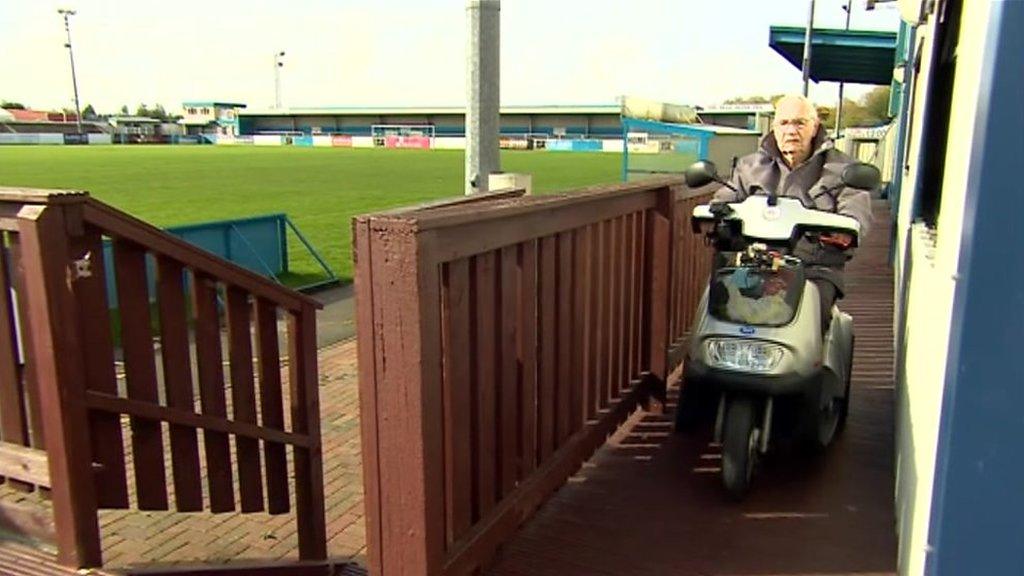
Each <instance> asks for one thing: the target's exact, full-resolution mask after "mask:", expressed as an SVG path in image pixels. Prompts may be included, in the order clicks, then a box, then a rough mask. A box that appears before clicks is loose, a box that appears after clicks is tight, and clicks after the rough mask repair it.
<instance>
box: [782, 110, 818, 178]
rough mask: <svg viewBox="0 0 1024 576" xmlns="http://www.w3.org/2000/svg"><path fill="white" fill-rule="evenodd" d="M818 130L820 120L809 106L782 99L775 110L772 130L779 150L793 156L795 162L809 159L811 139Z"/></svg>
mask: <svg viewBox="0 0 1024 576" xmlns="http://www.w3.org/2000/svg"><path fill="white" fill-rule="evenodd" d="M817 131H818V121H817V119H815V117H814V114H813V113H812V112H811V111H810V110H808V109H807V106H806V105H804V103H802V102H800V101H788V102H787V101H782V102H780V103H779V107H778V109H777V110H776V112H775V122H774V124H773V125H772V132H773V133H774V134H775V142H776V143H778V145H779V151H780V152H782V154H783V155H785V156H788V157H791V158H792V159H793V164H798V163H800V162H803V161H804V160H806V159H807V157H808V156H810V154H811V140H812V139H814V134H815V132H817Z"/></svg>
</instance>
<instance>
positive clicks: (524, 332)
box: [354, 180, 709, 576]
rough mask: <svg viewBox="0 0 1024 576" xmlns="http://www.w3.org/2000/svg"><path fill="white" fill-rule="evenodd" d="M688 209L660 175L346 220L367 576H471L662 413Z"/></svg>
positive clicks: (687, 291)
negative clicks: (613, 443) (620, 438)
mask: <svg viewBox="0 0 1024 576" xmlns="http://www.w3.org/2000/svg"><path fill="white" fill-rule="evenodd" d="M704 199H706V194H703V193H701V192H699V191H690V190H687V189H685V187H684V186H683V185H682V183H681V182H679V181H678V180H659V181H651V182H645V183H637V184H623V185H616V186H609V187H600V188H594V189H588V190H584V191H580V192H577V193H571V194H565V195H557V196H547V197H530V198H521V199H513V200H492V201H488V202H481V203H476V204H473V205H470V206H467V205H464V204H461V203H459V204H456V205H447V206H445V205H441V206H433V207H430V208H429V209H412V210H409V211H404V212H403V211H398V212H390V213H387V214H379V215H371V216H365V217H360V218H357V219H356V220H355V222H354V238H355V247H356V291H357V306H358V328H359V369H360V398H361V403H362V406H361V414H362V416H361V418H362V426H363V459H364V460H363V461H364V479H365V487H366V508H367V516H366V517H367V547H368V560H369V565H370V569H371V572H372V573H374V574H377V575H386V576H393V575H397V574H446V575H447V574H470V573H472V572H473V571H474V570H476V569H477V568H479V567H480V566H482V565H484V564H485V563H486V562H487V561H488V559H489V558H490V557H491V556H492V555H493V553H494V552H495V550H496V548H497V547H498V546H499V545H500V544H501V543H502V542H503V541H504V540H506V539H507V538H508V537H509V536H510V535H511V534H512V533H513V532H514V531H515V530H516V528H517V527H518V526H519V525H520V524H521V523H522V522H523V521H524V520H525V518H527V517H528V516H529V515H530V514H532V513H533V511H535V510H536V508H537V507H538V506H539V505H540V504H541V503H542V501H543V500H544V499H545V498H546V497H547V496H548V495H549V494H550V493H551V492H552V491H554V490H555V489H557V488H558V487H559V486H560V485H561V484H562V483H564V482H565V481H566V479H567V478H568V477H569V476H570V475H572V474H573V473H574V472H575V471H576V470H577V469H578V468H579V467H580V466H581V464H582V463H583V461H584V460H586V459H587V458H588V457H589V456H590V455H591V454H592V453H593V452H594V450H596V449H597V448H598V447H599V446H600V445H601V444H602V443H603V442H604V441H605V438H606V437H607V436H608V435H609V434H610V433H611V432H613V431H614V430H615V428H616V426H618V425H619V424H620V423H621V422H622V421H623V420H624V419H625V418H626V417H627V415H628V414H629V413H630V412H631V411H633V410H634V409H635V407H636V406H637V405H638V404H639V403H643V402H645V401H647V400H649V399H652V400H653V401H655V402H657V401H659V400H661V399H663V397H664V387H665V380H666V378H667V374H668V372H669V369H670V364H669V354H668V351H669V349H670V347H671V346H672V345H673V344H674V343H675V344H676V348H679V345H678V341H679V340H680V339H681V338H682V337H683V336H684V333H685V331H686V328H687V326H688V322H689V321H690V320H691V316H692V312H689V311H688V310H689V309H692V308H693V307H694V306H695V305H696V302H697V299H698V297H699V294H698V293H699V291H700V289H701V287H702V278H703V277H704V276H705V275H706V274H707V266H708V264H709V262H708V260H709V258H708V252H707V250H706V249H705V248H704V246H703V244H702V243H701V241H700V238H698V237H696V236H695V235H693V234H692V233H691V232H690V229H689V217H688V214H689V211H690V209H691V208H692V206H693V205H695V204H697V203H698V202H699V201H701V200H704Z"/></svg>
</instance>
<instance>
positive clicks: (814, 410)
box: [804, 374, 844, 452]
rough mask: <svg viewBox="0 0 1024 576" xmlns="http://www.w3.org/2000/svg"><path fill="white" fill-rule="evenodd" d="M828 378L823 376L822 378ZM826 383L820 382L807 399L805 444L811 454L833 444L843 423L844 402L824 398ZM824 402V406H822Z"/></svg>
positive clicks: (837, 399)
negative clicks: (840, 424)
mask: <svg viewBox="0 0 1024 576" xmlns="http://www.w3.org/2000/svg"><path fill="white" fill-rule="evenodd" d="M825 377H826V376H825V375H824V374H823V375H822V378H825ZM824 394H825V383H824V382H819V383H818V386H816V387H815V390H813V391H812V392H811V393H810V394H808V396H807V397H806V398H805V400H804V402H805V408H804V425H805V432H804V437H805V443H806V444H807V447H808V449H809V450H810V451H811V452H821V451H823V450H824V449H825V448H828V446H829V445H830V444H831V443H832V441H833V440H834V439H835V437H836V435H838V434H839V423H840V422H841V421H842V411H843V404H844V403H843V401H842V399H839V398H828V399H825V398H823V395H824ZM823 400H827V401H825V402H824V404H825V405H824V406H822V403H823Z"/></svg>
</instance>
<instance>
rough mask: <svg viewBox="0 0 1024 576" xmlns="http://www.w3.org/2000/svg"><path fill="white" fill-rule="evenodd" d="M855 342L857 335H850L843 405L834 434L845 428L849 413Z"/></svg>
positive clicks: (840, 432) (841, 431)
mask: <svg viewBox="0 0 1024 576" xmlns="http://www.w3.org/2000/svg"><path fill="white" fill-rule="evenodd" d="M856 343H857V337H856V336H851V337H850V358H849V359H848V360H847V361H846V394H844V395H843V405H842V407H841V408H840V412H839V426H838V427H837V428H836V434H842V433H843V430H846V418H847V416H849V415H850V394H851V393H852V392H853V387H852V386H851V385H850V384H851V383H852V382H853V351H854V350H855V348H854V344H856Z"/></svg>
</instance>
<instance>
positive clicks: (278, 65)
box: [274, 50, 284, 108]
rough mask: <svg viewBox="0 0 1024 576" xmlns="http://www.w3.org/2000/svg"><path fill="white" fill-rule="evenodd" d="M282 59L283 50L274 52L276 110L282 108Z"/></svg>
mask: <svg viewBox="0 0 1024 576" xmlns="http://www.w3.org/2000/svg"><path fill="white" fill-rule="evenodd" d="M281 58H284V51H283V50H282V51H281V52H274V108H280V107H281V68H282V67H283V66H284V62H281Z"/></svg>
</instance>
